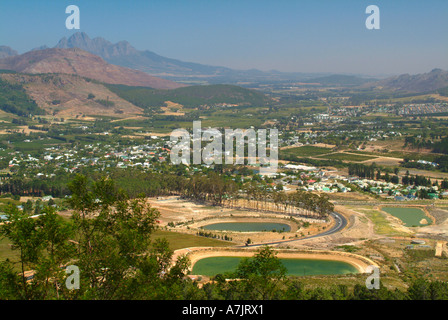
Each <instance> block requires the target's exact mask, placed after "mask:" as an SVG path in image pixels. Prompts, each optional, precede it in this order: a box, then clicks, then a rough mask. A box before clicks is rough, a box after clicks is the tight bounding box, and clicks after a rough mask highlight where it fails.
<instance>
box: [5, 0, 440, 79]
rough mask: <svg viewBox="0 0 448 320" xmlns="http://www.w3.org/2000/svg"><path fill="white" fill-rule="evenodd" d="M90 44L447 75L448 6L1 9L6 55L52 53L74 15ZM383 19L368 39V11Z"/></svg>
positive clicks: (140, 3) (189, 3)
mask: <svg viewBox="0 0 448 320" xmlns="http://www.w3.org/2000/svg"><path fill="white" fill-rule="evenodd" d="M72 4H73V5H77V6H78V7H79V9H80V12H81V29H80V30H79V31H83V32H86V33H87V34H88V35H89V36H90V37H91V38H94V37H98V36H100V37H103V38H105V39H107V40H109V41H111V42H114V43H115V42H118V41H120V40H127V41H129V42H130V43H131V44H132V45H133V46H134V47H136V48H137V49H139V50H150V51H153V52H155V53H157V54H160V55H162V56H166V57H170V58H175V59H180V60H183V61H190V62H198V63H202V64H210V65H218V66H226V67H231V68H235V69H251V68H256V69H260V70H271V69H276V70H280V71H291V72H333V73H359V74H371V75H378V74H399V73H411V74H413V73H422V72H428V71H430V70H431V69H433V68H442V69H445V70H447V69H448V1H446V0H427V1H421V0H419V1H417V0H384V1H383V0H369V1H364V0H340V1H338V0H275V1H274V0H130V1H125V0H120V1H118V0H108V1H103V0H95V1H94V0H69V1H66V0H57V1H55V0H39V1H38V0H35V1H33V0H0V45H8V46H10V47H12V48H13V49H15V50H17V51H19V52H20V53H23V52H26V51H28V50H30V49H32V48H35V47H38V46H41V45H44V44H45V45H48V46H50V47H53V46H54V45H56V43H57V42H58V40H59V39H60V38H62V37H64V36H66V37H69V36H70V35H71V34H73V33H74V32H75V31H78V30H75V31H74V30H67V29H66V27H65V20H66V18H67V17H68V14H66V13H65V8H66V7H67V6H68V5H72ZM372 4H373V5H377V6H378V7H379V9H380V28H381V29H380V30H368V29H367V28H366V26H365V21H366V19H367V17H368V16H369V15H368V14H366V13H365V11H366V8H367V6H369V5H372Z"/></svg>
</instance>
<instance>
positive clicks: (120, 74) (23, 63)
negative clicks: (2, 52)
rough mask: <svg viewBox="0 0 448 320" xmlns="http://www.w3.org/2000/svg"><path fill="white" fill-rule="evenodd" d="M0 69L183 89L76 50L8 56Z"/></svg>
mask: <svg viewBox="0 0 448 320" xmlns="http://www.w3.org/2000/svg"><path fill="white" fill-rule="evenodd" d="M0 69H5V70H13V71H16V72H20V73H31V74H39V73H62V74H76V75H78V76H81V77H85V78H89V79H94V80H97V81H101V82H105V83H110V84H124V85H128V86H143V87H151V88H156V89H175V88H180V87H184V86H185V85H184V84H180V83H176V82H173V81H170V80H166V79H161V78H157V77H153V76H151V75H149V74H147V73H145V72H142V71H138V70H134V69H130V68H125V67H121V66H117V65H113V64H110V63H107V62H106V61H104V60H103V59H102V58H100V57H98V56H96V55H94V54H92V53H89V52H87V51H84V50H81V49H78V48H73V49H58V48H53V49H44V50H33V51H29V52H27V53H24V54H22V55H13V56H9V57H6V58H3V59H0Z"/></svg>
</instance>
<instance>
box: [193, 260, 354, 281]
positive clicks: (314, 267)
mask: <svg viewBox="0 0 448 320" xmlns="http://www.w3.org/2000/svg"><path fill="white" fill-rule="evenodd" d="M242 259H244V258H243V257H225V256H220V257H209V258H203V259H201V260H198V261H197V262H196V263H195V264H194V266H193V270H192V273H193V274H197V275H203V276H215V275H217V274H220V273H225V272H232V271H234V270H236V268H237V266H238V264H239V263H240V261H241V260H242ZM280 261H281V262H282V263H283V265H284V266H285V268H286V270H287V274H288V275H290V276H311V275H332V274H348V273H358V272H359V271H358V269H356V268H355V267H354V266H353V265H351V264H349V263H346V262H342V261H334V260H318V259H286V258H281V259H280Z"/></svg>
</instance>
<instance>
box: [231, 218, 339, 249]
mask: <svg viewBox="0 0 448 320" xmlns="http://www.w3.org/2000/svg"><path fill="white" fill-rule="evenodd" d="M330 215H331V216H332V217H333V218H334V220H335V221H336V223H335V225H334V226H333V227H332V228H330V229H329V230H326V231H324V232H322V233H319V234H315V235H313V236H309V237H305V238H301V239H292V240H280V241H274V242H264V243H254V244H249V245H247V246H246V245H242V246H237V247H245V248H249V247H260V246H270V245H275V244H283V243H289V242H296V241H303V240H308V239H313V238H319V237H325V236H328V235H331V234H334V233H336V232H339V231H341V230H342V229H344V228H345V226H346V225H347V219H345V217H344V216H343V215H342V214H340V213H337V212H332V213H330Z"/></svg>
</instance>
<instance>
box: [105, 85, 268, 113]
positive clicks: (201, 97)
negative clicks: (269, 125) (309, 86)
mask: <svg viewBox="0 0 448 320" xmlns="http://www.w3.org/2000/svg"><path fill="white" fill-rule="evenodd" d="M107 87H108V88H109V89H110V90H111V91H112V92H114V93H116V94H117V95H118V96H120V97H121V98H123V99H126V100H128V101H129V102H131V103H133V104H134V105H136V106H139V107H141V108H145V109H146V108H152V107H161V106H163V105H164V104H165V102H166V101H171V102H174V103H177V104H180V105H182V106H185V107H187V108H189V107H193V108H195V107H199V106H201V105H208V106H213V105H219V104H234V105H240V106H266V105H267V104H268V103H269V102H272V100H271V99H270V98H268V97H267V96H265V95H264V94H262V93H260V92H258V91H255V90H250V89H246V88H242V87H239V86H234V85H207V86H189V87H185V88H178V89H173V90H153V89H149V88H141V87H127V86H122V85H107Z"/></svg>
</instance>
